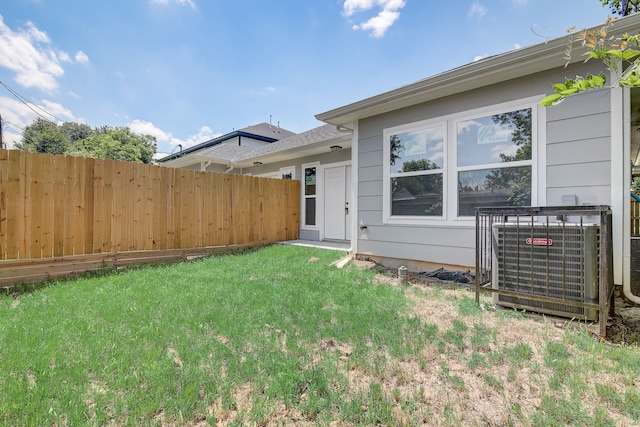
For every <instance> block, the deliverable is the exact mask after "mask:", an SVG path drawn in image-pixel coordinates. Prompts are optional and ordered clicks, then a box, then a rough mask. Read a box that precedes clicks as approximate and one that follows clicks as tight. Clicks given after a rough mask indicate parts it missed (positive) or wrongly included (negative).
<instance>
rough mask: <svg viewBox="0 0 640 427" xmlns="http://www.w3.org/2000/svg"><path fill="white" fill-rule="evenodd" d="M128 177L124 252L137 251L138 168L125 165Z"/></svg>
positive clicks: (123, 237)
mask: <svg viewBox="0 0 640 427" xmlns="http://www.w3.org/2000/svg"><path fill="white" fill-rule="evenodd" d="M125 168H126V176H127V187H126V188H127V194H126V196H127V201H126V207H125V212H126V214H125V215H124V222H125V228H124V235H123V236H122V239H123V241H124V242H126V244H125V245H124V249H123V250H127V251H132V250H135V249H137V247H138V246H137V245H138V234H137V233H136V229H135V226H136V221H137V219H138V218H137V214H138V185H137V183H136V175H137V174H136V172H137V170H136V168H135V167H134V166H133V165H132V164H130V163H125Z"/></svg>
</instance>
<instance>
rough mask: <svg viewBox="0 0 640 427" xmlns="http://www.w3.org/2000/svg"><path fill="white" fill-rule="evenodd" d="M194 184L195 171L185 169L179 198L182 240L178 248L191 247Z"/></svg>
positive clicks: (193, 217) (193, 216)
mask: <svg viewBox="0 0 640 427" xmlns="http://www.w3.org/2000/svg"><path fill="white" fill-rule="evenodd" d="M194 186H195V172H194V171H191V170H186V171H185V172H184V175H183V182H182V199H181V203H180V206H181V215H180V221H181V223H180V228H181V230H182V241H181V243H180V248H181V249H184V248H191V247H193V240H194V239H193V228H194V227H193V226H194V220H195V215H194V206H193V204H194V203H195V200H194V194H195V192H194Z"/></svg>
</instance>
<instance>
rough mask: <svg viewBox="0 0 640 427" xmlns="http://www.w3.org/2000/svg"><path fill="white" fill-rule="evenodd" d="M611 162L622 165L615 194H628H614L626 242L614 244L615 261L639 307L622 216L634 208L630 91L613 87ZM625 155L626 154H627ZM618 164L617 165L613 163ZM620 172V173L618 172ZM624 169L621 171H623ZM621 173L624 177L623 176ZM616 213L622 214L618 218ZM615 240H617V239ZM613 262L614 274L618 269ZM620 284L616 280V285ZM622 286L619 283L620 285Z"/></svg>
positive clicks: (613, 181)
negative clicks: (631, 202)
mask: <svg viewBox="0 0 640 427" xmlns="http://www.w3.org/2000/svg"><path fill="white" fill-rule="evenodd" d="M617 77H618V76H617V75H616V74H615V73H612V76H611V79H612V80H611V81H617ZM610 99H611V161H612V163H613V162H616V160H617V161H619V162H621V163H622V164H621V168H615V167H612V168H611V184H612V188H613V191H612V193H614V192H616V189H620V190H621V189H624V188H626V189H627V191H626V192H625V191H619V193H615V194H612V202H613V203H612V205H613V206H612V207H613V208H614V209H613V215H614V220H613V223H614V224H616V223H618V224H622V226H621V227H622V230H616V231H614V236H615V233H618V236H622V239H623V241H622V242H621V243H619V244H616V242H614V245H613V250H614V255H613V256H614V260H615V259H616V257H619V259H621V261H622V262H621V263H620V264H618V265H617V267H618V268H619V269H620V270H622V271H621V272H622V277H620V279H622V280H621V281H622V293H623V294H624V296H625V297H626V298H627V299H629V301H631V302H633V303H634V304H640V296H638V295H634V294H633V293H632V292H631V277H630V276H631V275H630V272H631V248H630V241H631V239H630V236H631V228H630V227H631V225H630V224H629V222H628V221H625V218H627V216H626V215H623V214H622V212H627V214H628V213H629V212H631V206H630V205H629V203H630V202H629V190H628V189H629V187H630V185H631V182H630V180H631V170H630V168H631V164H630V163H629V162H627V161H625V159H627V158H628V155H629V153H630V152H631V146H630V145H631V135H630V134H629V132H630V125H629V124H630V123H631V93H630V90H629V89H623V88H621V87H619V86H618V87H614V88H612V89H611V98H610ZM617 141H620V142H622V144H620V143H617V144H616V142H617ZM625 153H626V154H625ZM613 164H615V163H613ZM616 169H617V170H616ZM620 169H621V170H620ZM620 172H622V174H620ZM616 210H617V211H618V212H619V213H618V214H617V218H615V216H616ZM614 240H615V238H614ZM615 267H616V266H615V261H614V271H615V270H616V268H615ZM616 281H617V280H616V279H615V278H614V283H615V282H616ZM618 283H620V282H618Z"/></svg>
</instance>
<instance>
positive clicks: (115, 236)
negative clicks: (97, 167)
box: [111, 162, 126, 252]
mask: <svg viewBox="0 0 640 427" xmlns="http://www.w3.org/2000/svg"><path fill="white" fill-rule="evenodd" d="M111 185H112V187H113V199H112V201H111V205H112V210H111V236H112V237H111V250H112V251H114V252H118V251H121V250H123V246H122V233H123V227H124V223H123V216H122V215H123V210H124V197H125V195H124V194H123V193H124V189H125V188H126V187H125V174H124V169H123V162H113V175H112V177H111Z"/></svg>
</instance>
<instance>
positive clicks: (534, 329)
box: [347, 260, 635, 426]
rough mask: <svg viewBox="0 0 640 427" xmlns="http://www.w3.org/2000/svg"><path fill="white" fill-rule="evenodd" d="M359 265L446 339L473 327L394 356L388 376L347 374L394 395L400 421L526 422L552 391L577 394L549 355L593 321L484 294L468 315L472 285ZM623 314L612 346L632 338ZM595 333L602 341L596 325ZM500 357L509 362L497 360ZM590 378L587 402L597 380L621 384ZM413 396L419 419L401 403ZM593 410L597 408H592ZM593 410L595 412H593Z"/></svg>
mask: <svg viewBox="0 0 640 427" xmlns="http://www.w3.org/2000/svg"><path fill="white" fill-rule="evenodd" d="M354 263H355V264H356V265H357V266H359V267H360V268H375V269H376V270H377V272H378V273H377V280H378V282H379V283H381V284H385V285H389V286H394V287H398V288H401V289H403V290H404V293H405V295H406V296H407V297H409V298H410V299H411V300H412V302H413V315H414V316H416V317H419V318H420V319H421V320H422V321H424V322H428V323H429V324H434V325H436V326H437V328H438V331H440V332H439V334H440V335H441V336H442V335H443V334H446V331H452V330H455V329H456V327H461V326H460V325H461V323H464V327H465V328H467V329H466V330H467V332H466V334H465V338H464V340H462V341H460V342H458V343H455V340H452V339H445V340H444V341H445V343H444V344H443V343H442V342H441V343H440V344H439V345H438V344H429V345H426V346H425V347H424V348H423V350H422V351H421V352H420V353H419V354H416V355H412V356H411V357H405V358H402V359H393V358H391V357H388V359H387V366H388V369H387V370H386V371H385V372H384V373H383V374H382V378H380V377H377V376H376V375H372V374H371V373H370V372H368V371H367V370H359V369H352V370H351V371H350V372H349V373H348V374H347V375H348V378H349V381H350V384H352V385H353V386H354V388H355V389H361V390H364V389H366V388H367V387H368V386H369V384H371V383H372V382H377V383H378V384H380V385H381V386H382V388H383V389H384V391H385V393H386V394H387V395H388V396H393V398H394V405H395V407H394V413H395V414H396V420H397V421H398V423H399V424H405V425H406V424H415V423H416V422H417V423H418V424H423V425H486V426H502V425H527V424H529V423H530V421H531V417H532V416H534V414H536V413H540V411H541V410H540V408H541V407H544V406H545V405H548V403H545V402H543V400H545V399H547V402H548V399H549V396H551V397H552V398H553V399H556V400H557V402H561V401H562V400H563V399H565V398H566V396H567V395H569V394H570V393H571V392H570V386H569V385H568V384H563V381H564V379H561V378H557V376H558V373H557V372H558V371H556V370H555V369H554V368H553V367H550V366H549V365H550V364H551V365H553V363H554V362H549V360H548V359H547V358H548V351H549V348H550V344H549V343H551V346H553V345H554V344H557V346H558V348H561V349H562V348H565V347H566V348H568V350H567V351H568V352H569V354H571V353H572V352H574V351H575V352H577V351H578V350H577V349H575V348H572V346H570V345H567V343H566V339H565V333H566V329H567V328H585V327H588V325H585V324H584V323H580V322H575V321H574V322H572V321H570V320H568V319H563V318H557V317H553V316H542V315H537V314H533V313H522V312H516V311H514V310H511V309H501V308H499V307H494V306H493V304H492V302H491V297H490V296H488V295H482V297H481V304H480V308H478V310H479V311H481V313H480V314H471V315H464V313H462V312H461V307H469V304H468V303H469V301H470V300H471V299H474V298H475V292H474V291H473V289H472V287H470V286H469V287H464V286H462V287H461V286H460V285H458V284H456V283H452V282H448V281H442V280H439V279H436V278H433V277H428V276H427V275H424V274H419V273H412V272H409V273H408V280H407V281H408V283H407V284H406V285H400V284H399V279H398V275H397V270H395V269H387V268H384V267H381V266H380V265H376V264H375V263H373V262H370V261H359V260H356V261H354ZM474 302H475V301H474ZM463 303H464V304H463ZM616 303H617V304H618V307H623V306H626V304H625V302H624V301H623V300H622V299H621V298H620V297H619V296H618V300H617V301H616ZM476 307H477V306H476ZM471 310H473V308H471ZM625 319H626V318H625V317H623V316H615V317H613V318H611V319H610V321H609V324H608V327H607V335H608V339H609V341H610V343H609V344H610V345H613V346H616V345H620V344H619V343H621V342H626V343H628V339H629V337H630V335H631V331H633V330H634V329H633V328H634V327H635V326H634V325H629V324H626V323H625ZM474 330H477V331H479V332H481V331H486V333H487V334H488V335H490V337H487V339H486V340H483V339H482V334H478V335H477V337H478V339H477V340H476V341H475V342H474V339H473V338H471V339H470V336H471V335H473V333H472V332H471V331H474ZM590 330H593V333H592V337H593V339H594V341H597V340H598V339H599V338H598V336H597V331H598V328H591V329H590ZM552 348H555V347H552ZM499 358H503V359H504V360H503V361H498V362H496V359H499ZM591 375H592V377H591V378H589V379H588V380H587V387H586V391H585V392H584V394H585V396H583V399H582V400H583V401H597V400H598V396H597V393H596V390H597V386H596V385H597V384H615V383H616V381H617V379H616V378H615V376H614V375H609V374H608V373H606V372H597V373H591ZM554 387H557V389H554ZM409 401H411V402H415V403H416V404H418V405H419V406H420V407H423V408H426V409H425V410H424V411H417V412H418V413H420V414H421V419H416V418H415V417H414V418H413V419H405V418H403V416H405V415H403V414H406V411H403V410H402V407H403V405H404V404H406V402H409ZM558 405H560V406H561V404H558ZM586 406H588V405H586ZM591 410H594V409H593V408H591V409H587V411H591ZM600 410H601V411H606V412H607V413H606V416H608V417H611V419H612V420H616V425H634V421H633V420H632V419H631V418H629V417H628V416H627V415H626V414H624V413H620V411H619V410H617V409H616V408H614V407H612V406H609V407H608V408H606V409H602V408H601V409H600ZM413 415H414V416H415V415H416V414H415V413H414V414H413ZM589 415H590V416H594V417H595V413H590V414H589Z"/></svg>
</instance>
